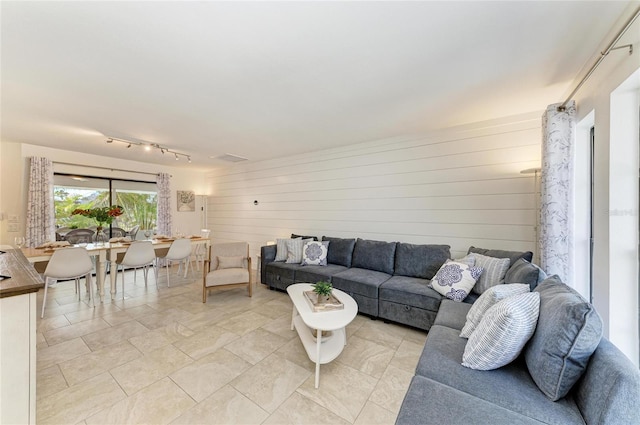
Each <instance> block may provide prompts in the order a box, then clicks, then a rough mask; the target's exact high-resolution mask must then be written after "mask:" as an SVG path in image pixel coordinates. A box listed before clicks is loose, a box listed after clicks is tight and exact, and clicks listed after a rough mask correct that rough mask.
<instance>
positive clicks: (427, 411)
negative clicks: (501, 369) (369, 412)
mask: <svg viewBox="0 0 640 425" xmlns="http://www.w3.org/2000/svg"><path fill="white" fill-rule="evenodd" d="M479 418H482V420H481V421H479ZM477 423H483V424H491V425H525V424H528V425H533V424H540V422H538V421H536V420H534V419H531V418H527V417H526V416H523V415H521V414H519V413H516V412H513V411H511V410H508V409H505V408H503V407H500V406H497V405H495V404H493V403H490V402H487V401H485V400H482V399H481V398H478V397H475V396H472V395H469V394H467V393H464V392H462V391H459V390H457V389H455V388H452V387H450V386H448V385H443V384H441V383H439V382H436V381H434V380H433V379H429V378H425V377H423V376H414V377H413V379H412V380H411V384H410V385H409V390H408V391H407V394H406V395H405V397H404V400H403V401H402V406H401V407H400V412H399V413H398V417H397V419H396V425H417V424H420V425H431V424H433V425H469V424H477Z"/></svg>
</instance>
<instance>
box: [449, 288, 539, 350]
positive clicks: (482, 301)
mask: <svg viewBox="0 0 640 425" xmlns="http://www.w3.org/2000/svg"><path fill="white" fill-rule="evenodd" d="M527 292H530V290H529V285H526V284H524V283H512V284H506V285H497V286H493V287H491V288H489V289H487V290H486V291H485V292H484V293H483V294H482V295H480V297H479V298H478V299H477V300H476V302H475V303H473V305H472V306H471V308H470V309H469V312H467V320H466V322H465V324H464V327H463V328H462V330H461V331H460V336H461V337H462V338H469V337H470V336H471V334H472V333H473V331H474V330H475V329H476V327H478V325H479V324H480V321H481V320H482V317H484V315H485V313H486V312H487V310H489V309H490V308H491V307H493V306H494V305H496V304H497V303H499V302H500V301H502V300H504V299H505V298H508V297H511V296H513V295H520V294H526V293H527Z"/></svg>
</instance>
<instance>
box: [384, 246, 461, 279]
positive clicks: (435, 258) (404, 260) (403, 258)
mask: <svg viewBox="0 0 640 425" xmlns="http://www.w3.org/2000/svg"><path fill="white" fill-rule="evenodd" d="M450 248H451V247H450V246H449V245H413V244H409V243H398V244H397V245H396V260H395V269H394V273H395V274H396V275H400V276H409V277H419V278H421V279H433V276H435V275H436V273H437V272H438V270H440V267H441V266H442V265H443V264H444V263H445V261H447V260H448V259H449V257H450V256H451V252H450V251H449V249H450Z"/></svg>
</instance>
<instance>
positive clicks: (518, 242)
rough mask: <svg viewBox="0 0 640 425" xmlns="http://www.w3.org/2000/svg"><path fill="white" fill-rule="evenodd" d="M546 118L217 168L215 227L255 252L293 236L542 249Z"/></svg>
mask: <svg viewBox="0 0 640 425" xmlns="http://www.w3.org/2000/svg"><path fill="white" fill-rule="evenodd" d="M540 116H541V115H540V113H534V114H528V115H526V116H517V117H510V118H507V119H500V120H495V121H492V122H483V123H478V124H474V125H469V126H465V127H460V128H456V129H450V130H447V131H442V132H439V133H434V134H431V135H427V136H421V137H412V138H407V139H405V140H383V141H375V142H369V143H362V144H357V145H350V146H345V147H341V148H335V149H330V150H326V151H322V152H314V153H309V154H304V155H296V156H290V157H286V158H280V159H274V160H269V161H262V162H256V163H244V164H236V165H234V166H231V167H228V168H226V169H221V170H216V171H214V172H212V173H211V174H210V175H209V179H210V185H211V187H212V195H211V196H210V197H209V202H208V223H209V227H210V228H211V229H212V230H213V237H214V239H215V240H216V242H219V241H227V240H229V241H231V240H247V241H249V242H250V244H251V252H252V255H258V253H259V247H260V246H262V245H264V244H265V242H266V241H268V240H274V239H275V238H278V237H288V236H289V235H290V234H291V233H298V234H304V235H316V236H322V235H326V236H334V237H360V238H364V239H375V240H386V241H402V242H409V243H432V244H449V245H451V253H452V255H453V256H454V257H457V256H462V255H464V254H465V253H466V251H467V249H468V248H469V246H470V245H475V246H480V247H487V248H503V249H512V250H531V251H533V250H534V245H535V244H534V225H535V212H534V209H535V199H534V192H535V188H534V176H533V174H531V175H523V174H521V173H520V171H521V170H524V169H527V168H533V167H539V165H540V121H541V120H540ZM254 200H257V201H258V205H257V206H256V205H254Z"/></svg>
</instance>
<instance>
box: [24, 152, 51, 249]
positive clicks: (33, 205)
mask: <svg viewBox="0 0 640 425" xmlns="http://www.w3.org/2000/svg"><path fill="white" fill-rule="evenodd" d="M29 160H30V171H29V193H28V201H27V231H26V246H29V247H35V246H38V245H42V244H43V243H45V242H48V241H53V240H55V236H54V235H55V211H54V207H53V162H52V161H51V160H49V159H47V158H40V157H36V156H32V157H30V158H29Z"/></svg>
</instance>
